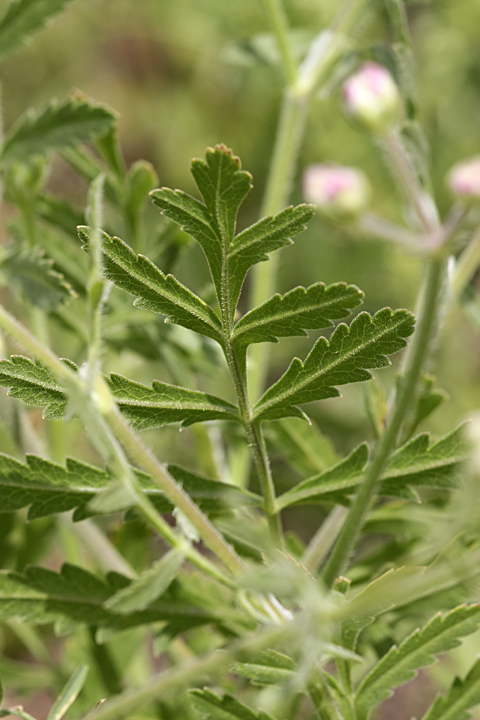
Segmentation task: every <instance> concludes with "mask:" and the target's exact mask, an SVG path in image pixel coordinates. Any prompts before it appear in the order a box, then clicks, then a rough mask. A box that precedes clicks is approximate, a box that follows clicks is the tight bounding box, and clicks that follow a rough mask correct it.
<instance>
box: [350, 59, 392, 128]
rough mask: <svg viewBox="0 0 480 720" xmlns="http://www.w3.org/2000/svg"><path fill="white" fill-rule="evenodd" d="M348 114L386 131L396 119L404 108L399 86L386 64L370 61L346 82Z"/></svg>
mask: <svg viewBox="0 0 480 720" xmlns="http://www.w3.org/2000/svg"><path fill="white" fill-rule="evenodd" d="M343 98H344V103H345V110H346V112H347V114H348V115H349V116H350V117H352V118H355V120H357V121H359V122H360V123H361V124H362V125H364V126H365V127H367V128H368V129H369V130H373V131H375V132H383V131H384V130H387V129H388V128H389V127H391V125H392V124H393V123H394V122H395V119H396V117H397V115H398V110H399V107H400V95H399V92H398V88H397V86H396V84H395V81H394V80H393V78H392V76H391V74H390V73H389V72H388V70H387V69H386V68H385V67H383V65H378V64H377V63H374V62H366V63H364V64H363V65H362V67H361V68H360V69H359V70H358V71H357V72H356V73H354V74H353V75H351V76H350V77H349V78H348V80H346V82H345V83H344V85H343Z"/></svg>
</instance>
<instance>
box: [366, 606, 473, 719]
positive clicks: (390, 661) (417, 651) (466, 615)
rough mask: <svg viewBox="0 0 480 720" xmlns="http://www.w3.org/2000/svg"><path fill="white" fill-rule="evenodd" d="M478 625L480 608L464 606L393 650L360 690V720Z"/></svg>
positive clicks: (434, 621)
mask: <svg viewBox="0 0 480 720" xmlns="http://www.w3.org/2000/svg"><path fill="white" fill-rule="evenodd" d="M479 624H480V604H474V605H469V606H467V605H461V606H460V607H457V608H455V609H454V610H452V611H451V612H449V613H447V614H446V615H444V616H442V614H441V613H438V614H437V615H435V616H434V617H433V618H432V620H430V622H429V623H428V624H427V625H426V626H425V627H424V628H422V629H421V630H415V632H414V633H412V635H410V636H409V637H408V638H407V639H406V640H404V641H403V642H402V643H401V644H400V645H399V646H398V647H397V646H396V645H394V646H393V647H391V648H390V650H389V651H388V652H387V654H386V655H384V657H383V658H382V659H381V660H380V661H379V662H378V663H377V665H376V666H375V667H374V668H373V669H372V670H371V671H370V672H369V673H368V675H367V676H366V677H365V679H364V680H363V682H362V683H361V684H360V687H359V688H358V690H357V693H356V708H357V713H358V717H359V720H362V719H363V718H366V717H367V716H368V714H369V712H370V711H371V710H372V709H373V708H374V707H376V706H377V705H378V704H379V703H380V702H382V701H383V700H385V699H386V698H388V697H389V696H390V695H391V694H392V691H393V689H394V688H396V687H398V686H399V685H403V684H404V683H406V682H407V681H408V680H410V679H411V678H412V677H414V676H415V674H416V672H417V670H419V669H420V668H422V667H425V666H427V665H431V664H432V663H433V662H434V661H435V656H436V655H438V654H440V653H444V652H446V651H447V650H451V649H453V648H455V647H457V646H458V645H460V642H461V638H463V637H465V636H466V635H470V634H471V633H473V632H474V631H475V630H476V629H477V627H478V625H479Z"/></svg>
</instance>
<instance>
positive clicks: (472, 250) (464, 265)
mask: <svg viewBox="0 0 480 720" xmlns="http://www.w3.org/2000/svg"><path fill="white" fill-rule="evenodd" d="M479 265H480V226H479V227H478V228H477V229H476V230H475V233H474V235H473V238H472V240H471V242H470V244H469V245H468V247H467V248H466V249H465V250H464V251H463V253H462V254H461V255H460V258H459V260H458V262H457V265H456V267H455V272H454V274H453V278H452V284H451V288H452V291H453V294H454V296H455V297H456V298H459V297H460V296H461V294H462V293H463V291H464V290H465V288H466V287H467V285H468V283H469V282H470V280H471V279H472V278H473V276H474V275H475V273H476V271H477V270H478V267H479Z"/></svg>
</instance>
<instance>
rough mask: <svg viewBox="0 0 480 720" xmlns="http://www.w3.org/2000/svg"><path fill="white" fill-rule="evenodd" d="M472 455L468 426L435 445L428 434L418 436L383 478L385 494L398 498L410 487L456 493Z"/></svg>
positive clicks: (396, 455)
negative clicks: (466, 462) (468, 438)
mask: <svg viewBox="0 0 480 720" xmlns="http://www.w3.org/2000/svg"><path fill="white" fill-rule="evenodd" d="M468 454H469V445H468V443H467V440H466V438H465V425H464V424H462V425H460V426H459V427H458V428H456V429H455V430H454V431H453V432H451V433H450V434H449V435H446V436H445V437H443V438H441V439H440V440H438V441H437V442H436V443H434V444H433V445H430V435H429V434H428V433H422V434H421V435H417V436H416V437H414V438H413V440H410V442H408V443H407V444H406V445H403V446H402V447H401V448H399V449H398V450H397V451H396V452H395V453H394V454H393V455H392V456H391V458H390V461H389V463H388V466H387V468H386V470H385V472H384V473H383V474H382V493H384V494H386V495H390V494H392V495H396V494H398V491H399V490H401V488H403V487H405V486H406V485H412V486H422V487H431V488H439V489H447V490H452V489H453V488H455V487H457V484H458V474H459V469H460V466H461V465H462V463H463V462H465V460H466V459H467V457H468Z"/></svg>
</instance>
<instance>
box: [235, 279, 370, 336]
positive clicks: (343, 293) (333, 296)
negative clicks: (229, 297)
mask: <svg viewBox="0 0 480 720" xmlns="http://www.w3.org/2000/svg"><path fill="white" fill-rule="evenodd" d="M362 298H363V293H362V292H361V290H359V289H358V288H357V287H355V285H346V284H345V283H336V284H335V285H330V286H329V287H326V285H324V284H323V283H316V284H315V285H311V286H310V287H309V288H307V289H305V288H303V287H298V288H295V289H294V290H290V292H288V293H286V295H283V296H282V295H278V294H277V295H274V296H273V297H272V298H270V300H268V301H267V302H266V303H264V304H263V305H260V306H259V307H257V308H255V309H254V310H251V311H250V312H248V313H247V314H246V315H244V316H243V317H242V318H241V320H239V321H238V322H237V324H236V325H235V328H234V331H233V336H232V337H233V340H234V342H235V344H236V345H237V347H238V346H239V345H246V344H250V343H260V342H278V338H279V337H291V336H294V335H306V334H307V333H306V330H317V329H318V328H324V327H329V326H331V325H333V322H332V320H339V319H341V318H344V317H346V316H347V315H349V314H350V311H351V310H352V308H354V307H357V305H360V303H361V302H362Z"/></svg>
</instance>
